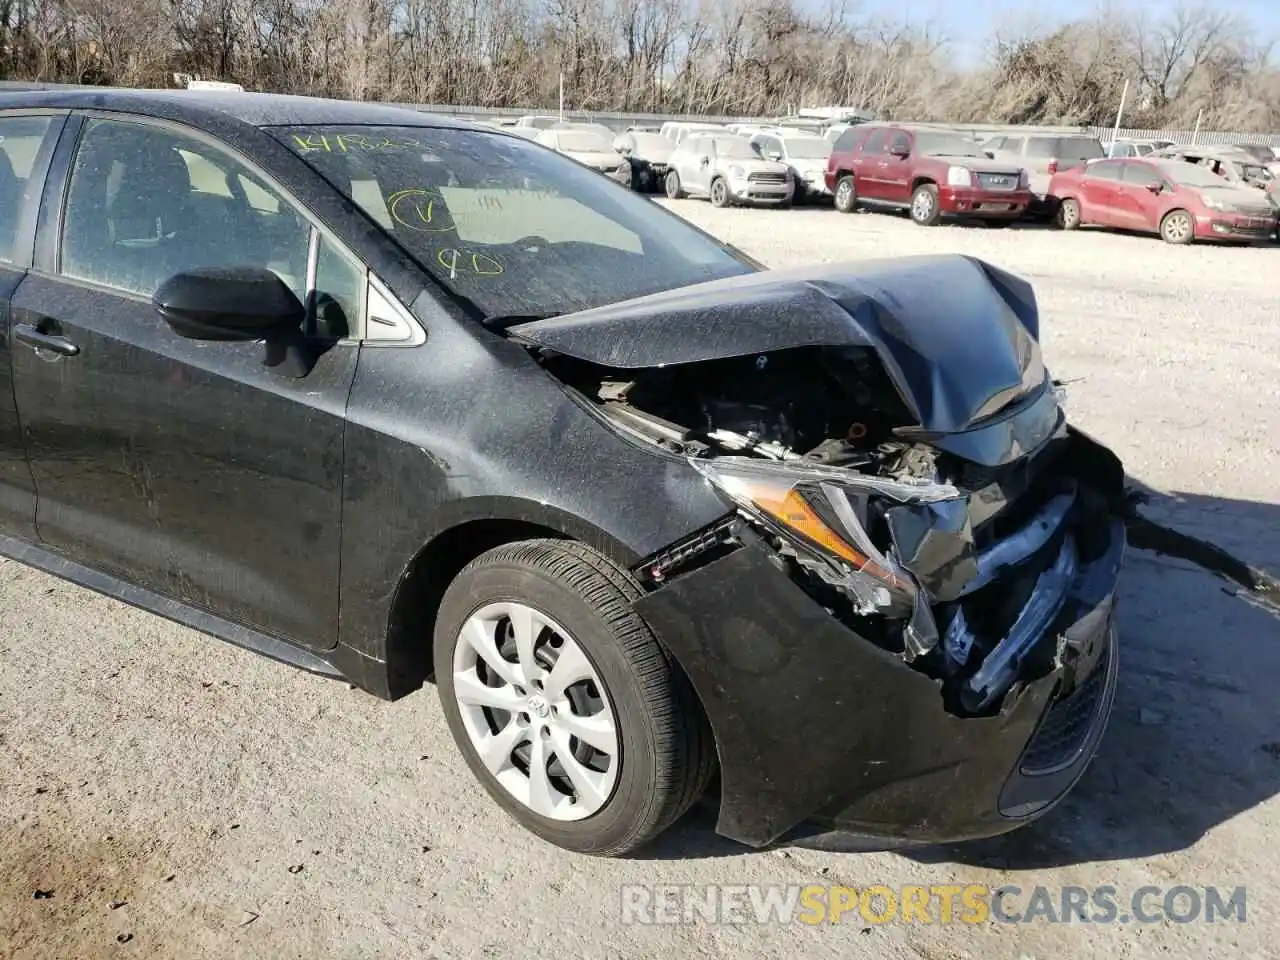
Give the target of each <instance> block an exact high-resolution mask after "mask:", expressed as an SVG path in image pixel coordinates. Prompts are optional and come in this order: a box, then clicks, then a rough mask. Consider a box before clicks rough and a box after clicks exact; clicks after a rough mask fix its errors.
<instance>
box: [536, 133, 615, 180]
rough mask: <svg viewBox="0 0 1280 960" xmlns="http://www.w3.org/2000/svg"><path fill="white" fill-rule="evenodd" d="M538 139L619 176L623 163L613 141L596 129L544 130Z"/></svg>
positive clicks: (605, 171) (552, 147)
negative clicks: (619, 168) (620, 166)
mask: <svg viewBox="0 0 1280 960" xmlns="http://www.w3.org/2000/svg"><path fill="white" fill-rule="evenodd" d="M536 139H537V141H538V143H540V144H542V145H543V146H544V147H550V148H551V149H552V150H554V151H555V152H556V153H563V154H564V155H565V156H566V157H571V158H572V159H574V160H577V161H578V162H579V163H584V164H586V165H587V166H588V167H591V168H593V169H595V170H598V171H600V172H601V173H603V174H606V175H608V176H611V177H612V176H617V173H618V167H619V165H621V164H622V163H623V159H622V157H620V156H618V153H617V151H615V150H614V149H613V141H612V140H611V139H610V138H609V137H606V136H605V135H604V134H602V133H597V132H596V131H594V130H561V129H555V130H543V131H542V132H541V133H539V134H538V136H537V138H536Z"/></svg>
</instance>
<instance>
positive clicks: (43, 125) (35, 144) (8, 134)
mask: <svg viewBox="0 0 1280 960" xmlns="http://www.w3.org/2000/svg"><path fill="white" fill-rule="evenodd" d="M48 130H49V118H48V117H0V262H4V263H11V262H12V254H13V241H14V238H15V237H16V235H17V232H18V214H19V213H20V212H21V210H22V201H23V196H24V194H25V193H26V189H27V181H28V179H30V177H31V171H32V169H33V168H34V166H35V162H36V153H37V152H38V151H39V150H40V144H41V143H43V142H44V136H45V134H46V133H47V132H48Z"/></svg>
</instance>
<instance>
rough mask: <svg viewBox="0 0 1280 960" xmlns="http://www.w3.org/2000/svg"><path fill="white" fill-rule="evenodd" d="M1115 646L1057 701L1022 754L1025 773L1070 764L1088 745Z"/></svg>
mask: <svg viewBox="0 0 1280 960" xmlns="http://www.w3.org/2000/svg"><path fill="white" fill-rule="evenodd" d="M1110 657H1111V648H1110V646H1108V647H1107V650H1106V651H1105V652H1104V653H1103V655H1102V656H1101V657H1100V658H1099V659H1098V664H1097V666H1095V667H1094V669H1093V673H1091V674H1089V677H1088V679H1087V680H1085V682H1084V683H1083V684H1081V685H1080V686H1079V687H1077V688H1076V689H1075V690H1073V691H1072V692H1071V693H1070V694H1069V695H1068V696H1066V697H1064V698H1063V699H1061V700H1058V701H1056V702H1055V703H1054V704H1053V706H1051V707H1050V708H1049V710H1048V712H1046V713H1045V715H1044V719H1043V720H1041V721H1040V727H1039V729H1037V730H1036V733H1035V736H1033V737H1032V738H1031V742H1030V743H1029V744H1027V749H1026V752H1025V753H1023V755H1022V772H1023V773H1024V774H1026V775H1028V776H1036V775H1037V774H1039V775H1043V774H1047V773H1053V772H1054V771H1055V770H1059V769H1061V768H1062V767H1065V766H1069V765H1070V764H1071V763H1072V762H1073V761H1074V760H1075V759H1076V755H1077V754H1078V753H1079V752H1080V749H1081V747H1083V746H1084V743H1085V741H1086V740H1087V739H1088V737H1089V731H1090V729H1092V727H1093V723H1094V721H1095V720H1096V718H1097V715H1098V704H1099V703H1101V702H1102V695H1103V692H1104V691H1105V690H1106V686H1107V667H1108V660H1109V659H1110Z"/></svg>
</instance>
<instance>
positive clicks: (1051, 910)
mask: <svg viewBox="0 0 1280 960" xmlns="http://www.w3.org/2000/svg"><path fill="white" fill-rule="evenodd" d="M621 895H622V896H621V917H620V919H621V920H622V922H623V923H627V924H631V923H638V924H683V923H724V924H734V925H742V924H790V923H805V924H809V925H819V924H838V923H858V924H861V925H868V924H872V925H874V924H888V923H904V924H943V925H946V924H957V923H959V924H983V923H1008V924H1021V923H1050V924H1055V923H1100V924H1113V923H1122V924H1123V923H1140V924H1141V923H1162V922H1165V921H1170V922H1173V923H1223V922H1228V923H1244V922H1245V888H1244V887H1230V888H1228V887H1216V886H1205V887H1196V886H1186V885H1180V886H1173V887H1155V886H1144V887H1138V888H1137V889H1135V890H1132V891H1121V890H1120V889H1118V888H1117V887H1114V886H1109V885H1103V886H1097V887H1079V886H1061V887H1047V886H1026V887H1023V886H1016V885H1012V884H1006V885H1003V886H999V887H989V886H986V885H984V884H966V885H960V884H933V885H929V886H923V885H920V886H916V885H907V886H899V887H889V886H886V885H883V884H875V885H871V886H866V887H851V886H829V885H822V884H809V885H802V884H755V885H746V884H744V885H732V884H711V885H695V884H655V885H647V884H632V885H628V886H624V887H623V888H622V890H621Z"/></svg>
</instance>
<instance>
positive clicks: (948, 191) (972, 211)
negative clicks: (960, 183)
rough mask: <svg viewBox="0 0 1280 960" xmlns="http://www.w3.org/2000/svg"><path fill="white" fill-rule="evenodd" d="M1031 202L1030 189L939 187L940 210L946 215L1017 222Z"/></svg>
mask: <svg viewBox="0 0 1280 960" xmlns="http://www.w3.org/2000/svg"><path fill="white" fill-rule="evenodd" d="M1030 203H1031V191H1029V190H979V189H975V188H972V187H945V186H944V187H939V188H938V209H939V210H941V211H942V212H943V213H945V214H951V215H953V216H969V217H989V218H993V219H995V218H1000V217H1007V218H1009V219H1011V220H1012V219H1015V218H1017V217H1021V216H1022V215H1023V214H1024V213H1026V211H1027V207H1028V206H1029V205H1030Z"/></svg>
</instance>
